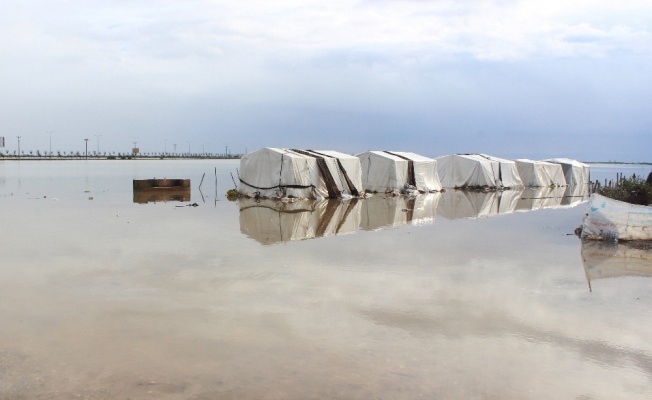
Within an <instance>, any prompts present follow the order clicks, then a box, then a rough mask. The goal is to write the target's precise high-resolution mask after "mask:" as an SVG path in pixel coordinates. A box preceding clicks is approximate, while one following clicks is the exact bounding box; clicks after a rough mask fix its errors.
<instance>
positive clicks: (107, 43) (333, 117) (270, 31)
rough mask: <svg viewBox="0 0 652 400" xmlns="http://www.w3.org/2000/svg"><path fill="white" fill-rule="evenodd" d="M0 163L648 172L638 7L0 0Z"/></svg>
mask: <svg viewBox="0 0 652 400" xmlns="http://www.w3.org/2000/svg"><path fill="white" fill-rule="evenodd" d="M0 9H1V10H2V12H0V63H1V64H0V65H1V66H2V67H1V68H0V71H1V73H0V110H1V111H0V136H4V137H5V140H6V147H5V148H4V149H0V150H4V151H10V152H13V151H14V150H16V149H17V136H21V139H20V141H21V150H22V151H28V150H32V151H37V150H39V151H49V150H50V149H51V150H52V151H53V152H57V151H62V152H63V151H66V152H68V151H78V150H84V146H85V144H86V142H85V141H84V139H88V146H89V151H91V150H93V151H97V150H98V149H99V151H100V152H116V153H119V152H129V151H130V149H131V148H132V147H133V146H134V143H135V144H136V146H137V147H139V148H140V150H141V152H164V151H167V152H173V151H174V150H175V149H176V151H177V152H178V153H181V152H188V151H190V152H192V153H197V152H211V153H224V152H226V151H228V152H229V153H244V152H251V151H254V150H256V149H258V148H261V147H267V146H269V147H289V148H304V149H315V150H317V149H320V150H338V151H342V152H345V153H351V154H356V153H359V152H363V151H367V150H392V151H412V152H416V153H419V154H423V155H426V156H430V157H436V156H441V155H446V154H452V153H487V154H492V155H495V156H498V157H505V158H533V159H543V158H548V157H570V158H575V159H578V160H583V161H608V160H618V161H633V162H640V161H647V162H650V161H652V151H651V150H650V149H651V148H652V147H651V146H650V145H651V144H652V72H651V71H652V2H651V1H649V0H620V1H618V2H615V1H613V0H575V1H567V0H564V1H561V0H546V1H543V0H536V1H535V0H523V1H511V0H495V1H483V0H458V1H449V0H401V1H398V0H397V1H387V0H375V1H369V0H362V1H353V0H332V1H312V0H301V1H299V0H287V1H269V0H250V1H242V0H237V1H233V0H223V1H219V0H213V1H209V0H189V1H178V0H174V1H172V0H157V1H151V0H147V1H144V0H102V1H100V0H84V1H69V0H66V1H64V0H47V1H46V0H40V1H35V0H21V1H14V0H0Z"/></svg>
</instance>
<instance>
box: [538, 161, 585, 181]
mask: <svg viewBox="0 0 652 400" xmlns="http://www.w3.org/2000/svg"><path fill="white" fill-rule="evenodd" d="M544 161H547V162H551V163H555V164H560V165H561V168H562V169H563V171H564V178H565V179H566V184H567V185H588V184H589V182H590V168H591V167H589V165H588V164H584V163H581V162H579V161H577V160H572V159H570V158H550V159H547V160H544Z"/></svg>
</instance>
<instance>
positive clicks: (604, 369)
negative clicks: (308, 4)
mask: <svg viewBox="0 0 652 400" xmlns="http://www.w3.org/2000/svg"><path fill="white" fill-rule="evenodd" d="M237 167H238V162H237V161H215V160H210V161H191V160H188V161H127V160H123V161H120V160H116V161H88V162H85V161H63V162H46V161H41V162H23V161H20V162H15V161H12V162H0V210H2V225H1V226H2V228H1V229H0V243H1V244H2V247H0V249H1V250H0V260H1V262H0V321H2V323H1V324H0V399H2V400H5V399H7V400H8V399H12V400H13V399H75V398H81V399H132V400H136V399H195V400H199V399H416V398H426V399H459V398H463V399H473V398H477V399H549V398H579V399H616V398H623V399H649V398H651V397H652V389H651V388H652V313H651V312H650V311H651V310H652V278H651V277H652V265H651V264H652V261H651V260H652V254H651V252H650V250H645V249H631V248H629V247H626V246H623V245H610V246H609V245H605V244H595V243H593V244H584V245H583V244H582V243H581V241H580V240H579V239H578V238H577V237H576V236H574V235H573V231H574V229H575V228H576V227H577V226H579V225H580V223H581V219H582V214H583V206H584V204H585V203H584V201H585V200H586V196H587V194H586V193H583V192H582V191H577V190H576V189H568V190H566V189H560V190H556V191H547V190H544V191H537V190H532V189H524V190H522V191H506V192H504V193H503V194H502V195H496V194H495V193H489V194H482V193H466V192H459V191H453V190H451V191H447V192H445V193H441V194H431V195H427V196H419V197H417V198H415V199H406V198H403V197H401V198H384V196H382V195H381V196H375V197H373V198H371V199H366V200H360V201H346V202H327V201H326V202H300V203H284V204H278V203H276V202H270V201H261V202H255V201H253V200H241V201H236V202H230V201H227V200H226V198H225V196H224V194H225V193H226V191H227V190H228V189H230V188H233V186H234V184H233V182H232V177H231V173H233V175H235V171H236V168H237ZM592 167H593V168H592V171H591V176H592V179H604V178H608V179H613V178H615V174H616V172H624V173H625V174H626V175H628V176H629V175H631V173H637V174H644V175H645V176H646V175H647V173H649V171H650V170H649V167H638V166H634V167H631V166H618V165H598V166H592ZM148 178H183V179H191V181H192V184H191V187H192V189H191V193H190V198H188V196H187V195H185V194H184V195H181V196H180V197H176V198H175V197H163V198H157V197H156V196H154V197H152V196H142V195H137V194H135V193H134V192H133V190H132V180H133V179H148ZM202 179H203V182H202V186H201V190H199V184H200V181H202ZM236 179H237V177H236ZM175 200H179V201H175ZM193 203H196V204H197V206H196V207H195V206H191V205H192V204H193Z"/></svg>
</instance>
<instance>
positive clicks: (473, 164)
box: [435, 154, 500, 188]
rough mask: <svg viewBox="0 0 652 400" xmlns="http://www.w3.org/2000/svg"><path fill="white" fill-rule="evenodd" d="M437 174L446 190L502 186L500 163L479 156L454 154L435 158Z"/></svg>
mask: <svg viewBox="0 0 652 400" xmlns="http://www.w3.org/2000/svg"><path fill="white" fill-rule="evenodd" d="M435 160H437V173H438V174H439V179H440V180H441V184H442V186H443V187H445V188H465V187H469V186H471V187H473V186H488V187H491V188H494V187H496V186H500V180H499V173H500V163H499V162H498V161H491V160H489V159H487V158H485V157H483V156H481V155H479V154H452V155H447V156H441V157H437V158H435Z"/></svg>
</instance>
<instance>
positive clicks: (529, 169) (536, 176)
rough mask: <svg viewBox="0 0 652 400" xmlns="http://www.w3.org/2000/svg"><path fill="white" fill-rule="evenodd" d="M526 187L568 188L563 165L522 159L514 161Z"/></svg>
mask: <svg viewBox="0 0 652 400" xmlns="http://www.w3.org/2000/svg"><path fill="white" fill-rule="evenodd" d="M514 162H515V163H516V168H517V169H518V174H519V176H520V177H521V181H522V182H523V185H524V186H527V187H548V186H566V178H564V171H563V169H562V167H561V164H555V163H549V162H545V161H536V160H528V159H526V158H521V159H518V160H514Z"/></svg>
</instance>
